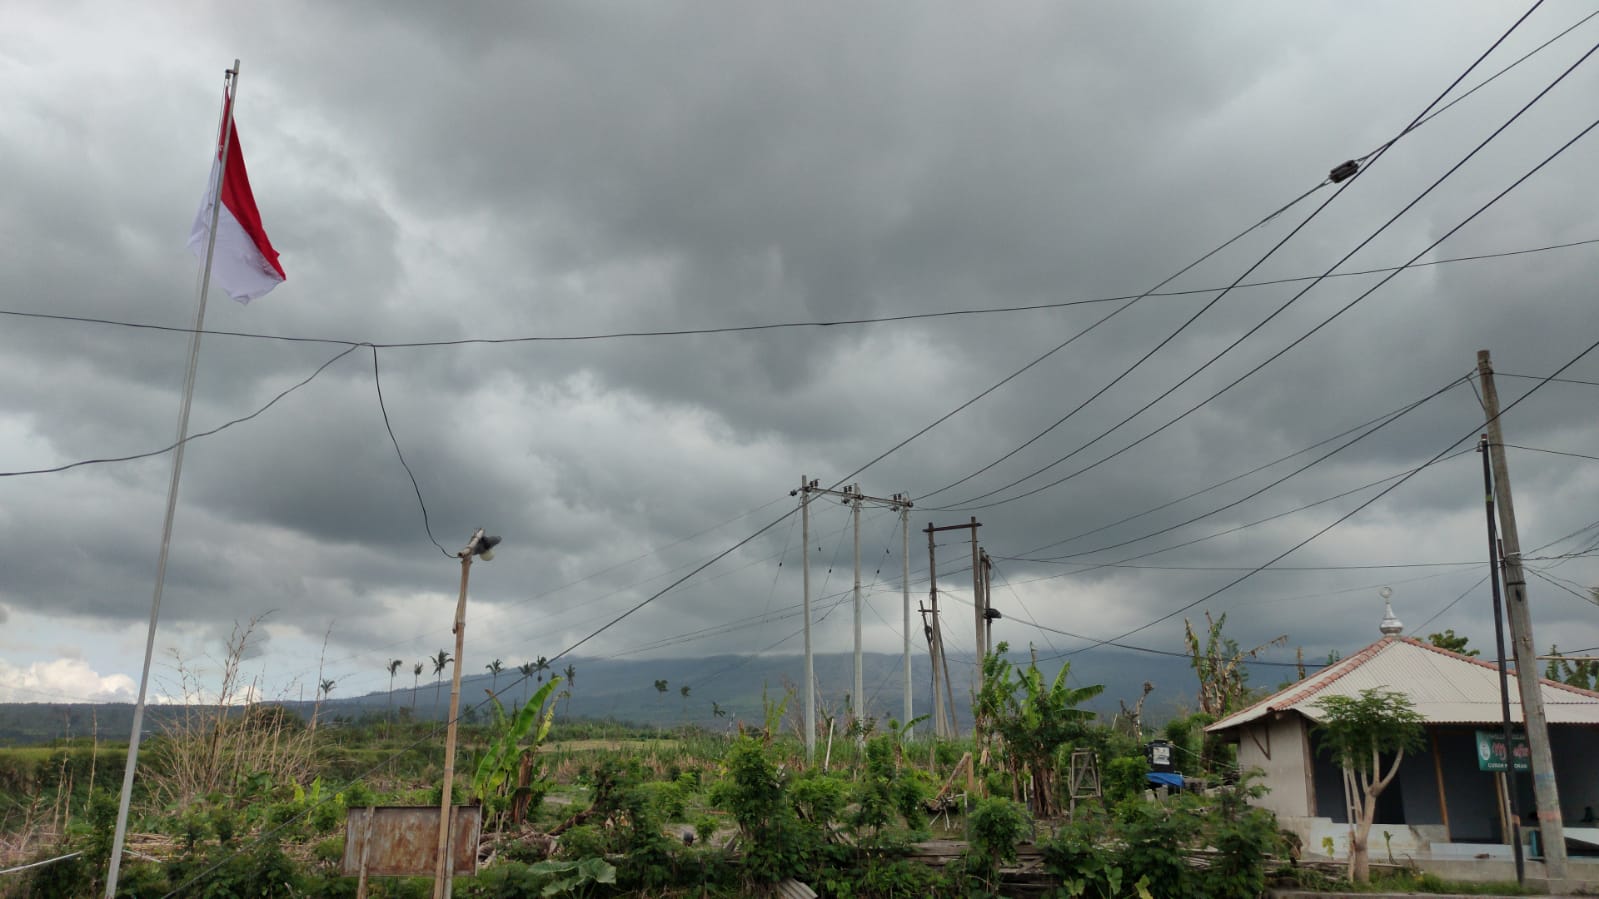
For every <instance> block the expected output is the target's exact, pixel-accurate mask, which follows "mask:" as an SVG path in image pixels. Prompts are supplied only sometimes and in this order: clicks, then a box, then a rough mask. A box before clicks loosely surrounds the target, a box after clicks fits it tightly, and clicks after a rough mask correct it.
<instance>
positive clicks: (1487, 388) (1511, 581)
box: [1477, 350, 1566, 881]
mask: <svg viewBox="0 0 1599 899" xmlns="http://www.w3.org/2000/svg"><path fill="white" fill-rule="evenodd" d="M1477 375H1478V377H1479V378H1481V380H1482V400H1483V411H1484V412H1485V413H1487V418H1488V453H1489V455H1490V456H1491V458H1492V462H1493V481H1494V495H1495V498H1496V499H1497V500H1498V506H1499V530H1500V534H1501V542H1502V545H1503V547H1504V550H1503V556H1504V571H1505V592H1506V594H1507V595H1506V597H1505V602H1506V606H1507V608H1506V612H1507V617H1508V618H1509V620H1510V640H1511V646H1512V648H1513V650H1514V653H1515V658H1516V686H1517V688H1518V689H1519V690H1520V692H1521V717H1522V721H1523V722H1524V724H1525V726H1526V729H1527V748H1528V749H1529V750H1530V751H1531V752H1532V759H1531V762H1532V790H1533V796H1534V797H1535V798H1536V800H1537V804H1538V826H1539V830H1540V831H1541V833H1542V843H1543V851H1544V871H1545V872H1546V873H1547V875H1548V877H1549V879H1550V880H1552V881H1554V880H1565V879H1566V833H1565V830H1566V829H1565V823H1564V821H1563V820H1562V818H1561V813H1560V791H1559V789H1558V788H1557V787H1556V785H1555V769H1554V757H1553V755H1552V753H1551V752H1550V749H1549V722H1548V720H1547V719H1546V718H1545V717H1544V711H1543V684H1542V681H1541V679H1540V678H1539V677H1538V663H1537V661H1536V659H1537V655H1538V652H1537V650H1536V649H1535V648H1534V644H1533V639H1532V615H1531V613H1530V612H1529V611H1528V609H1527V578H1526V575H1525V574H1524V573H1523V572H1522V570H1521V539H1520V537H1519V536H1518V535H1517V532H1516V508H1515V505H1514V504H1513V503H1512V501H1511V494H1510V467H1509V465H1507V464H1506V462H1505V441H1504V433H1503V431H1502V430H1501V429H1500V426H1499V392H1498V391H1497V390H1496V389H1495V387H1494V370H1493V363H1492V362H1491V361H1489V358H1488V351H1487V350H1479V351H1478V352H1477ZM1506 748H1507V749H1508V748H1509V747H1506Z"/></svg>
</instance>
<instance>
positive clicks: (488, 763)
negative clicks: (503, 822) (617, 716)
mask: <svg viewBox="0 0 1599 899" xmlns="http://www.w3.org/2000/svg"><path fill="white" fill-rule="evenodd" d="M560 682H561V679H560V678H559V677H551V678H550V679H549V681H547V682H546V683H545V684H544V685H543V686H542V687H540V688H539V689H538V691H537V692H535V693H534V694H533V695H532V696H530V697H528V700H527V702H525V703H523V704H522V707H521V708H519V709H517V711H516V714H515V715H507V714H506V711H505V707H504V706H503V705H501V704H500V701H499V699H497V698H494V697H490V698H491V700H492V702H493V704H494V734H495V736H494V737H493V738H492V739H490V741H489V746H488V749H487V750H486V751H485V752H484V753H483V757H482V758H481V759H480V760H479V761H478V764H477V771H476V772H475V773H474V774H473V775H472V795H473V796H474V797H476V798H477V799H478V800H479V801H480V802H481V803H482V804H483V807H484V817H485V818H488V816H489V815H495V816H504V814H505V813H506V812H507V811H509V812H510V813H511V820H512V821H514V822H517V823H520V822H521V821H522V819H523V818H524V817H525V816H526V814H527V810H528V806H529V805H530V804H531V802H532V799H533V796H534V793H535V790H534V787H533V767H534V761H535V753H536V751H537V749H538V747H539V744H541V743H543V742H544V738H545V737H547V736H549V733H550V725H551V724H553V723H554V721H555V702H554V701H553V700H552V699H551V697H552V696H553V694H554V693H555V688H556V685H558V684H559V683H560ZM513 770H514V771H516V786H515V787H514V788H513V787H511V786H510V782H511V773H512V771H513Z"/></svg>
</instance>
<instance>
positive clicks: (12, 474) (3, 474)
mask: <svg viewBox="0 0 1599 899" xmlns="http://www.w3.org/2000/svg"><path fill="white" fill-rule="evenodd" d="M358 348H359V345H357V346H352V347H350V348H349V349H346V350H344V351H343V352H340V353H339V354H337V355H335V356H334V357H333V358H331V359H329V360H328V361H326V362H324V363H322V364H321V365H319V366H317V368H316V371H313V372H311V374H310V375H308V376H307V377H306V378H305V379H304V380H302V381H300V382H298V383H296V384H295V385H294V386H292V387H289V388H288V389H286V390H284V391H282V392H280V393H279V394H278V395H277V396H274V397H273V398H272V399H270V400H268V401H267V403H266V405H264V406H262V407H261V408H259V409H257V410H255V411H254V412H251V413H250V414H249V415H244V416H241V417H239V418H235V419H233V420H232V421H227V422H224V423H222V424H220V425H217V426H216V427H214V428H212V429H211V430H209V431H200V432H198V433H194V434H190V435H189V436H187V437H185V438H183V439H182V440H179V441H177V442H176V443H173V444H170V445H168V446H164V447H162V448H161V449H158V450H150V451H149V452H144V453H133V454H131V455H127V456H114V457H109V458H104V459H81V460H79V461H77V462H69V463H67V464H65V465H57V466H55V467H53V468H34V469H28V470H25V471H0V478H20V477H27V476H29V475H39V474H59V473H60V472H63V471H70V470H71V469H74V468H82V467H84V466H86V465H105V464H107V463H111V462H132V461H134V460H137V459H149V458H151V457H153V456H160V455H164V454H166V453H170V452H172V451H173V450H175V449H177V448H178V447H179V446H182V445H183V444H186V443H189V442H190V441H193V440H199V439H200V438H202V437H210V436H211V435H213V434H218V433H221V432H222V431H226V430H227V429H228V428H231V427H233V426H234V425H238V424H243V423H245V422H247V421H250V420H252V419H254V418H256V417H257V416H259V415H261V414H262V413H263V412H265V411H266V410H268V409H270V408H272V407H273V406H275V405H277V404H278V401H279V400H281V399H283V398H284V397H286V396H288V395H289V394H291V393H294V392H295V391H297V390H299V389H300V388H302V387H304V386H305V385H307V384H309V383H311V382H312V381H314V380H316V378H317V375H320V374H322V372H324V371H326V370H327V368H328V366H330V365H332V364H333V363H335V362H337V361H339V360H340V359H343V358H344V357H345V356H348V355H350V354H351V353H353V352H355V351H356V349H358Z"/></svg>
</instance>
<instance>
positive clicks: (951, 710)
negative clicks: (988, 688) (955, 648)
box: [926, 517, 985, 737]
mask: <svg viewBox="0 0 1599 899" xmlns="http://www.w3.org/2000/svg"><path fill="white" fill-rule="evenodd" d="M980 527H982V524H981V523H979V522H978V520H977V519H976V518H975V517H974V518H972V520H971V521H970V522H968V523H966V524H947V525H944V526H942V527H934V526H933V524H932V523H931V522H929V523H928V525H927V528H926V532H927V571H928V578H929V579H930V580H931V581H932V602H933V633H934V634H935V635H936V636H937V638H938V650H939V651H938V655H939V659H940V661H941V663H942V664H943V667H944V693H945V696H946V699H947V702H948V710H947V711H948V717H949V733H948V734H947V736H951V737H953V736H954V735H955V731H956V729H957V725H956V724H955V690H954V687H953V686H952V685H951V683H950V679H949V657H948V655H947V654H946V653H945V652H944V639H943V631H942V630H941V629H940V628H939V623H938V576H937V573H936V569H935V568H934V566H933V554H934V552H933V547H934V543H933V535H934V534H937V533H939V532H940V531H960V530H967V529H970V530H971V532H972V605H973V606H974V607H975V610H976V611H975V616H976V617H975V619H974V620H975V621H976V624H977V627H976V644H975V645H976V648H977V650H976V651H977V653H978V659H977V674H976V677H977V690H978V691H979V692H981V691H982V688H983V660H982V652H983V625H984V623H985V622H984V620H983V597H982V591H983V572H982V566H981V565H980V564H979V563H978V555H977V554H978V549H977V529H978V528H980ZM974 695H975V694H974ZM972 705H973V708H974V710H975V708H976V701H975V700H974V701H973V704H972ZM974 717H975V713H974ZM973 733H974V734H975V733H976V731H975V730H974V731H973Z"/></svg>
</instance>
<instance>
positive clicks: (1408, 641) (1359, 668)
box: [1205, 636, 1599, 732]
mask: <svg viewBox="0 0 1599 899" xmlns="http://www.w3.org/2000/svg"><path fill="white" fill-rule="evenodd" d="M1539 681H1540V683H1541V684H1542V688H1543V707H1544V716H1545V717H1546V718H1547V719H1548V721H1549V723H1550V724H1593V725H1599V693H1593V692H1590V691H1588V690H1581V689H1578V688H1576V687H1569V686H1567V685H1565V684H1562V683H1559V682H1557V681H1552V680H1548V679H1547V678H1539ZM1373 687H1377V688H1381V689H1385V690H1394V691H1397V692H1400V693H1403V694H1405V695H1406V696H1408V697H1410V701H1411V703H1412V704H1413V705H1414V707H1415V709H1416V711H1417V712H1419V713H1421V716H1422V719H1423V720H1424V721H1426V722H1427V723H1429V724H1494V723H1497V722H1498V721H1500V720H1501V718H1500V707H1499V667H1498V666H1497V665H1491V664H1489V663H1487V662H1484V661H1482V660H1481V659H1477V658H1472V657H1470V656H1463V655H1460V654H1459V653H1454V652H1450V651H1449V650H1447V649H1440V648H1439V647H1436V646H1433V645H1432V644H1431V643H1423V642H1422V641H1420V640H1417V639H1416V638H1414V637H1398V636H1395V637H1383V638H1382V639H1381V640H1378V641H1377V642H1376V643H1373V644H1371V645H1370V646H1367V647H1366V648H1365V649H1362V650H1361V651H1359V652H1357V653H1355V654H1354V655H1352V656H1350V657H1349V658H1347V659H1342V660H1340V661H1338V662H1336V663H1335V664H1333V665H1329V666H1328V667H1326V668H1323V669H1322V670H1321V671H1318V672H1316V673H1315V674H1313V675H1311V676H1309V677H1307V678H1305V679H1304V680H1302V681H1300V682H1299V683H1297V684H1293V685H1291V686H1288V687H1286V688H1284V689H1282V690H1279V691H1277V692H1276V693H1273V694H1272V695H1270V696H1268V697H1266V698H1265V699H1262V700H1261V701H1259V702H1257V703H1255V704H1254V705H1252V706H1250V707H1249V708H1247V709H1244V710H1243V711H1241V712H1235V713H1233V714H1231V715H1229V716H1227V717H1226V718H1223V719H1222V720H1220V721H1217V722H1216V723H1215V724H1212V725H1210V726H1209V727H1207V728H1205V730H1207V731H1210V732H1219V731H1224V730H1229V729H1231V728H1234V727H1238V726H1239V725H1243V724H1248V723H1249V722H1251V721H1254V720H1256V719H1258V718H1261V717H1264V716H1265V715H1268V714H1270V713H1272V712H1281V711H1289V710H1292V711H1296V712H1299V713H1300V714H1302V715H1304V716H1305V717H1307V718H1310V719H1311V720H1313V721H1318V720H1320V719H1321V717H1322V710H1321V708H1320V707H1319V706H1317V705H1316V701H1317V700H1319V699H1321V698H1322V697H1324V696H1358V695H1360V692H1361V691H1362V690H1368V689H1371V688H1373ZM1518 690H1519V688H1518V687H1517V684H1516V676H1515V675H1514V674H1512V675H1510V719H1511V720H1512V721H1520V720H1521V699H1520V693H1519V692H1518Z"/></svg>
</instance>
